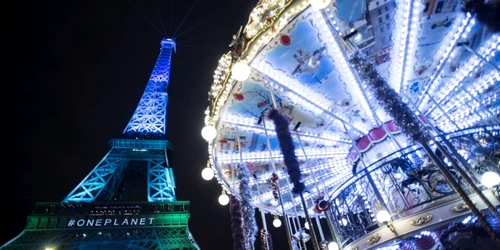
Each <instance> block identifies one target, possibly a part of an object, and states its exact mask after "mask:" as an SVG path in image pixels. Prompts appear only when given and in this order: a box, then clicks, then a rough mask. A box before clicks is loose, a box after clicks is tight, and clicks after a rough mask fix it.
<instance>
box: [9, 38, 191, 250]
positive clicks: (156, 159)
mask: <svg viewBox="0 0 500 250" xmlns="http://www.w3.org/2000/svg"><path fill="white" fill-rule="evenodd" d="M175 45H176V44H175V41H174V40H172V39H163V40H162V41H161V52H160V55H159V56H158V60H157V62H156V65H155V67H154V69H153V72H152V74H151V77H150V78H149V81H148V84H147V86H146V90H145V91H144V93H143V95H142V98H141V100H140V101H139V104H138V106H137V109H136V110H135V112H134V114H133V115H132V118H131V119H130V122H129V123H128V125H127V126H126V127H125V130H124V131H123V134H122V136H121V137H120V138H115V139H112V140H110V141H109V145H110V147H111V149H110V151H109V152H108V153H107V154H106V155H105V156H104V158H103V159H102V160H101V161H100V162H99V163H98V164H97V166H96V167H95V168H94V169H93V170H92V171H91V172H90V174H88V175H87V176H86V177H85V178H84V179H83V181H82V182H81V183H80V184H79V185H78V186H77V187H76V188H75V189H74V190H73V191H71V192H70V193H69V194H68V196H67V197H66V198H65V199H64V200H63V201H62V202H54V203H37V204H36V205H35V207H34V209H33V212H32V213H31V214H30V215H29V216H28V221H27V225H26V227H25V230H24V231H23V232H22V233H21V234H19V235H18V236H17V237H15V238H14V239H12V240H11V241H9V242H7V243H6V244H5V245H4V246H2V247H1V249H5V250H7V249H9V250H10V249H22V250H29V249H37V250H39V249H54V250H55V249H57V250H59V249H134V250H139V249H155V250H156V249H162V250H166V249H169V250H170V249H199V247H198V245H197V244H196V241H195V240H194V238H193V237H192V235H191V233H190V231H189V228H188V220H189V202H188V201H177V199H176V195H175V181H174V174H173V171H172V168H170V166H169V163H168V157H167V150H169V149H170V148H171V147H170V143H169V142H168V141H167V140H166V139H165V135H166V120H167V102H168V94H167V87H168V83H169V78H170V63H171V56H172V50H175Z"/></svg>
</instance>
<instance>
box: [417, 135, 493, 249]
mask: <svg viewBox="0 0 500 250" xmlns="http://www.w3.org/2000/svg"><path fill="white" fill-rule="evenodd" d="M436 144H437V143H436ZM421 145H422V147H423V148H424V150H425V151H426V152H427V154H428V155H429V156H430V157H431V159H432V161H433V162H434V163H435V164H436V165H437V167H438V168H439V170H440V171H441V173H442V174H443V175H444V176H445V178H446V180H447V181H448V182H449V183H450V185H451V186H452V187H453V189H454V190H455V192H457V193H458V195H459V196H460V198H462V200H463V201H464V202H465V204H466V205H467V206H468V207H469V209H470V210H471V212H472V213H473V214H474V215H475V216H476V217H477V219H478V220H479V222H480V223H481V226H482V227H483V228H484V229H485V230H486V233H487V234H488V236H490V238H491V239H492V240H494V241H495V242H497V243H498V244H500V239H499V238H498V236H497V235H496V233H495V231H494V230H493V228H492V227H491V225H490V224H489V223H488V221H487V220H486V217H485V216H484V215H483V214H482V213H481V211H479V209H478V208H477V207H476V206H475V205H474V203H473V202H472V200H471V199H470V198H469V196H468V195H467V193H465V191H464V190H463V189H462V187H461V186H460V185H459V184H458V182H457V181H456V180H455V179H454V178H453V176H452V175H451V173H450V171H449V170H448V168H447V167H446V166H445V165H444V164H443V163H442V162H441V160H440V159H439V158H438V157H437V155H436V154H435V153H434V152H433V151H432V149H431V148H430V146H429V145H428V144H427V142H424V143H421Z"/></svg>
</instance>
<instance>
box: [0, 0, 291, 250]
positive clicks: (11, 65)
mask: <svg viewBox="0 0 500 250" xmlns="http://www.w3.org/2000/svg"><path fill="white" fill-rule="evenodd" d="M15 2H16V3H15V4H17V6H14V5H13V3H10V6H4V8H2V9H3V11H2V12H3V14H2V19H3V24H2V26H3V29H2V34H3V41H4V42H3V53H2V54H3V56H2V58H3V59H4V60H3V61H4V66H3V71H4V72H5V73H4V76H7V77H6V78H5V77H4V78H3V79H4V80H3V84H2V86H4V87H6V88H7V91H5V89H4V91H3V95H4V98H5V99H4V100H7V102H8V103H7V105H6V106H4V110H3V111H4V112H3V119H2V123H3V126H2V131H3V134H4V135H7V140H3V142H4V145H3V146H4V147H3V150H2V151H3V154H2V155H3V159H4V160H3V162H2V168H3V171H2V174H1V178H0V183H1V188H0V192H1V193H0V195H1V197H2V198H1V200H2V204H1V206H0V207H2V219H1V220H2V223H1V226H2V228H3V230H2V231H3V233H2V234H1V239H0V244H3V243H4V242H6V241H7V240H9V239H11V238H12V237H14V236H16V235H17V234H19V233H20V232H21V231H22V230H23V228H24V226H25V222H26V217H27V216H28V215H29V213H30V212H31V209H32V206H33V204H34V203H35V202H43V201H45V202H57V201H61V200H62V199H63V198H64V197H65V196H66V195H67V194H68V193H69V192H70V191H71V190H72V189H73V188H74V187H76V186H77V185H78V184H79V183H80V182H81V181H82V180H83V178H84V177H85V176H86V175H87V174H88V173H89V172H90V171H91V170H92V169H93V168H94V167H95V165H96V164H97V163H98V162H99V161H100V160H101V159H102V158H103V157H104V156H105V154H106V153H107V152H108V150H109V147H108V144H107V143H108V140H110V139H112V138H114V137H119V136H120V135H121V133H122V131H123V129H124V128H125V126H126V125H127V123H128V121H129V119H130V117H131V116H132V114H133V112H134V110H135V108H136V106H137V104H138V101H139V99H140V97H141V95H142V93H143V91H144V88H145V86H146V83H147V81H148V79H149V76H150V74H151V71H152V69H153V67H154V64H155V62H156V59H157V56H158V54H159V48H160V40H161V38H162V36H166V35H168V34H172V33H173V32H175V31H176V30H177V32H176V37H177V38H176V39H177V42H178V46H177V52H176V53H175V54H174V55H173V59H172V74H171V79H170V86H169V89H168V92H169V104H168V122H167V123H168V136H167V138H168V139H169V141H171V142H172V144H173V148H174V151H173V154H172V157H171V159H169V160H170V163H171V166H172V168H173V169H174V173H175V176H176V181H177V199H178V200H189V201H191V219H190V230H191V232H192V233H193V235H194V237H195V239H196V241H197V242H198V244H199V246H200V247H201V249H203V250H210V249H232V242H233V239H232V234H231V227H230V214H229V210H228V206H221V205H219V204H218V201H217V198H218V196H219V194H220V192H221V188H220V186H219V185H218V184H217V182H216V181H215V179H214V180H212V181H209V182H207V181H205V180H203V179H202V178H201V175H200V173H201V170H202V169H203V168H204V167H205V164H206V161H207V159H208V154H207V143H206V142H205V141H204V140H203V139H202V137H201V135H200V131H201V129H202V127H203V126H204V123H203V120H204V110H205V108H206V106H207V93H208V90H209V87H210V85H211V83H212V80H213V72H214V70H215V68H216V66H217V62H218V60H219V58H220V57H221V56H222V54H223V53H225V52H227V51H228V50H229V47H228V45H229V43H230V42H231V39H232V35H233V34H234V33H236V32H237V31H238V29H239V27H240V26H241V25H245V24H246V23H247V21H248V16H249V13H250V11H251V10H252V9H253V7H255V5H256V4H257V0H252V1H251V0H176V1H175V0H154V1H152V0H115V1H106V0H95V1H94V0H80V1H73V0H68V1H39V2H33V3H31V2H29V1H15ZM160 20H161V21H160ZM154 27H156V28H154ZM183 32H186V33H183ZM160 33H161V34H160ZM5 42H6V43H5ZM4 138H5V137H4ZM256 218H257V221H259V222H260V221H261V219H260V216H258V214H256ZM267 220H268V224H269V229H270V230H271V234H272V237H273V241H274V248H275V249H285V248H286V247H284V246H286V240H285V232H284V228H283V227H281V230H280V231H276V232H275V231H273V230H272V226H270V224H271V220H272V219H271V218H268V219H267ZM280 246H281V247H280Z"/></svg>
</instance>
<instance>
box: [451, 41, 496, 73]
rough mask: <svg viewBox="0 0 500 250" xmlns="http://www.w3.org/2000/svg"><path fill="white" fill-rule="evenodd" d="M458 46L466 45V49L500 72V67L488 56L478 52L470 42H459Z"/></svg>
mask: <svg viewBox="0 0 500 250" xmlns="http://www.w3.org/2000/svg"><path fill="white" fill-rule="evenodd" d="M457 46H462V47H464V48H465V49H466V50H468V51H469V52H470V53H472V54H474V55H475V56H477V57H478V58H479V59H481V61H483V62H484V63H487V64H489V65H490V66H491V67H493V68H494V69H495V70H496V71H498V72H500V68H499V67H498V66H497V65H495V64H494V63H492V62H491V61H488V60H487V59H486V58H484V57H483V56H482V55H481V54H479V53H477V52H476V51H475V50H473V49H472V48H471V47H469V42H461V43H458V44H457Z"/></svg>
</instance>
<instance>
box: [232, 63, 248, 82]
mask: <svg viewBox="0 0 500 250" xmlns="http://www.w3.org/2000/svg"><path fill="white" fill-rule="evenodd" d="M251 72H252V71H251V70H250V67H249V66H248V64H246V63H244V62H237V63H235V64H234V65H233V68H232V70H231V76H232V77H233V78H234V79H235V80H237V81H245V80H246V79H248V77H250V73H251Z"/></svg>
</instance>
